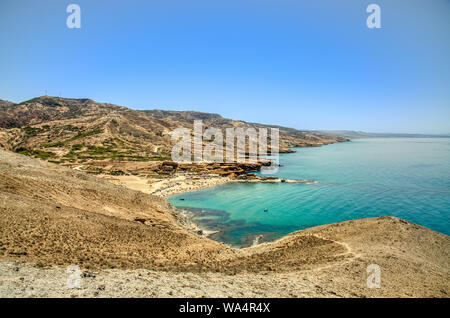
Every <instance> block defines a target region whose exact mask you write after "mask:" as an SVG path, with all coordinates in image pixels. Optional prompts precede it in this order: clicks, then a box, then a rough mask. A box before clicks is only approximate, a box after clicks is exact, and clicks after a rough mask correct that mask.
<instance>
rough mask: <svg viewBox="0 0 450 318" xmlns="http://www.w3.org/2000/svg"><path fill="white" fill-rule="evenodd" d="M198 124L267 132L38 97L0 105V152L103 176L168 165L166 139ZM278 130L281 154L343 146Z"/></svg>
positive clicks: (206, 117) (211, 118)
mask: <svg viewBox="0 0 450 318" xmlns="http://www.w3.org/2000/svg"><path fill="white" fill-rule="evenodd" d="M196 119H201V120H203V122H204V126H205V127H217V128H220V129H225V128H229V127H243V128H248V127H254V128H258V127H267V126H265V125H260V124H251V123H246V122H242V121H235V120H230V119H226V118H222V117H221V116H219V115H216V114H207V113H198V112H175V111H159V110H153V111H136V110H132V109H129V108H126V107H122V106H117V105H112V104H105V103H97V102H94V101H92V100H90V99H70V98H58V97H49V96H42V97H38V98H34V99H31V100H29V101H25V102H22V103H20V104H14V103H10V102H6V101H0V146H1V147H3V148H5V149H8V150H12V151H15V152H18V153H21V154H25V155H29V156H32V157H35V158H40V159H44V160H47V161H50V162H53V163H58V164H62V165H68V166H78V167H80V168H82V169H83V170H96V171H99V172H103V170H105V166H107V164H106V163H124V165H126V163H139V162H141V163H148V164H150V165H151V162H161V161H164V160H169V159H170V153H171V149H172V146H173V145H174V143H175V141H173V140H171V138H170V137H171V135H170V133H171V132H172V131H173V130H174V129H175V128H181V127H185V128H189V129H192V128H193V122H194V120H196ZM278 128H279V129H280V152H289V151H290V150H289V147H294V146H295V147H306V146H320V145H325V144H329V143H334V142H339V141H346V140H347V139H345V138H340V137H332V136H323V135H320V134H317V133H310V132H305V131H298V130H295V129H290V128H285V127H278ZM128 166H129V167H130V164H128ZM131 166H132V165H131ZM106 171H108V169H107V168H106ZM113 172H116V173H120V172H119V171H113Z"/></svg>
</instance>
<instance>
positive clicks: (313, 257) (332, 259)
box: [0, 150, 450, 297]
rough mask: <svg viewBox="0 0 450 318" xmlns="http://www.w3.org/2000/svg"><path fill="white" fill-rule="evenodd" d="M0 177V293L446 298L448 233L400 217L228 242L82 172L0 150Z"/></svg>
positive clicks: (157, 200) (159, 201)
mask: <svg viewBox="0 0 450 318" xmlns="http://www.w3.org/2000/svg"><path fill="white" fill-rule="evenodd" d="M0 173H1V174H2V175H3V176H4V178H2V182H1V183H0V185H1V187H0V200H3V202H5V205H4V206H3V205H2V206H1V207H0V216H1V218H0V220H1V222H0V223H1V226H0V228H1V229H2V235H1V236H0V243H1V245H2V246H3V247H4V249H2V250H1V251H0V268H1V271H0V272H2V274H1V277H0V281H1V282H2V283H0V295H1V296H5V297H26V296H34V297H46V296H47V297H48V296H52V295H61V296H63V297H120V296H125V297H127V296H138V295H148V296H151V297H189V296H190V297H197V296H198V297H202V296H212V295H216V296H224V297H229V296H235V297H236V296H237V297H241V296H242V297H245V296H246V297H258V296H263V297H311V296H319V297H336V296H337V297H411V296H422V297H431V296H434V297H448V295H449V294H450V290H449V288H448V284H447V282H448V278H449V268H448V260H449V259H450V255H449V251H450V249H449V244H450V238H449V237H448V236H447V235H445V234H441V233H438V232H435V231H432V230H430V229H428V228H425V227H423V226H419V225H416V224H413V223H411V222H408V221H405V220H402V219H399V218H395V217H377V218H367V219H358V220H350V221H345V222H339V223H334V224H327V225H322V226H316V227H313V228H308V229H305V230H301V231H297V232H293V233H291V234H288V235H286V236H283V237H282V238H280V239H278V240H276V241H273V242H269V243H263V244H259V245H256V246H253V247H249V248H244V249H235V248H230V247H229V246H227V245H225V244H221V243H218V242H216V241H213V240H211V239H207V238H204V237H202V236H200V235H196V234H194V233H193V231H190V230H188V229H187V227H186V226H182V221H183V218H182V217H181V215H180V213H179V211H178V210H176V209H175V208H174V207H173V206H172V205H170V204H168V202H167V201H166V200H165V199H163V198H161V197H157V196H152V195H148V194H144V193H142V192H139V191H132V190H130V189H128V188H126V187H124V186H117V185H114V184H112V183H111V182H108V181H107V180H104V179H100V178H97V177H96V176H92V175H88V174H86V173H84V172H80V171H76V170H73V169H69V168H65V167H60V166H57V165H54V164H49V163H46V162H44V161H41V160H36V159H31V158H28V157H26V156H23V155H19V154H14V153H12V152H7V151H3V150H0ZM131 181H132V179H131ZM393 260H395V261H393ZM70 264H77V265H78V266H79V267H80V269H81V270H82V271H83V276H82V287H81V289H78V290H71V289H68V288H67V287H66V285H65V282H66V279H67V273H66V266H68V265H70ZM369 264H378V265H379V266H380V268H382V270H383V274H382V275H383V276H382V277H383V280H382V288H380V289H369V288H367V286H366V279H367V274H366V268H367V266H368V265H369ZM336 273H340V275H336ZM173 277H176V279H173ZM411 277H414V280H411ZM127 279H129V280H128V281H127ZM149 286H153V287H155V286H157V288H156V289H155V288H149ZM130 290H132V291H134V292H133V293H128V292H129V291H130Z"/></svg>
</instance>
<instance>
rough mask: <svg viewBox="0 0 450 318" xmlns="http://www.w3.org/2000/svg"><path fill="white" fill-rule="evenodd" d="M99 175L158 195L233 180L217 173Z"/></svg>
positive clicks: (167, 194) (188, 190) (181, 191)
mask: <svg viewBox="0 0 450 318" xmlns="http://www.w3.org/2000/svg"><path fill="white" fill-rule="evenodd" d="M99 177H101V178H104V179H107V180H109V181H111V182H113V183H115V184H119V185H123V186H125V187H127V188H129V189H132V190H137V191H141V192H144V193H147V194H153V195H156V196H159V197H168V196H171V195H174V194H177V193H183V192H190V191H197V190H201V189H206V188H209V187H214V186H217V185H220V184H224V183H227V182H232V181H233V180H232V179H230V178H228V177H220V176H217V175H204V176H197V175H192V174H179V175H175V176H172V177H167V178H164V179H155V178H145V177H143V176H110V175H100V176H99Z"/></svg>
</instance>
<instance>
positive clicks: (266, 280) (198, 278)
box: [0, 261, 338, 297]
mask: <svg viewBox="0 0 450 318" xmlns="http://www.w3.org/2000/svg"><path fill="white" fill-rule="evenodd" d="M0 272H1V274H0V296H1V297H273V296H274V295H276V296H277V297H314V296H322V297H323V296H327V297H337V296H338V295H337V294H336V293H335V292H333V291H332V290H329V291H327V290H324V289H323V288H322V287H320V286H319V285H317V284H319V280H318V278H317V277H316V275H314V273H313V272H310V273H305V272H301V273H300V272H298V273H295V272H293V273H282V274H278V273H277V274H266V275H261V274H238V275H234V276H230V275H225V274H220V273H200V274H198V273H171V272H160V271H151V270H145V269H137V270H117V269H116V270H103V271H99V272H88V273H89V274H82V276H83V275H84V276H88V277H82V278H81V283H80V287H81V288H80V289H76V288H69V287H68V285H67V280H68V279H69V280H70V274H69V273H66V270H65V268H62V267H52V268H44V269H41V268H38V267H36V266H33V265H31V264H27V263H17V262H11V261H6V262H5V261H4V262H0ZM85 273H87V272H85ZM314 282H315V283H314Z"/></svg>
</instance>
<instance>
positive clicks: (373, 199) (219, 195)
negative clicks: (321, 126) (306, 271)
mask: <svg viewBox="0 0 450 318" xmlns="http://www.w3.org/2000/svg"><path fill="white" fill-rule="evenodd" d="M294 150H296V151H297V152H296V153H294V154H281V155H280V163H281V165H282V167H280V168H279V171H278V172H277V173H276V174H275V175H277V176H279V177H282V178H288V179H313V180H317V181H318V182H319V183H318V184H286V183H281V184H267V183H230V184H225V185H221V186H217V187H214V188H209V189H205V190H201V191H196V192H191V193H183V194H178V195H175V196H172V197H170V198H169V201H170V202H171V203H172V204H173V205H175V206H177V207H179V208H184V209H185V211H187V212H189V213H191V214H192V215H193V219H194V221H196V222H198V223H199V224H200V225H202V226H205V227H207V228H211V229H219V230H220V231H221V232H220V233H218V234H216V235H213V236H212V238H214V239H217V240H219V241H223V242H225V243H229V244H233V245H241V246H242V245H249V244H251V242H252V241H253V239H254V238H255V236H256V235H260V234H263V238H262V240H270V239H275V238H278V237H280V236H282V235H284V234H287V233H289V232H292V231H295V230H298V229H304V228H307V227H311V226H316V225H321V224H328V223H334V222H339V221H344V220H349V219H358V218H366V217H375V216H383V215H392V216H397V217H400V218H403V219H406V220H408V221H411V222H414V223H417V224H420V225H423V226H426V227H428V228H431V229H433V230H435V231H438V232H442V233H445V234H447V235H449V234H450V139H449V138H417V139H416V138H395V139H394V138H386V139H357V140H353V141H351V142H348V143H337V144H333V145H327V146H323V147H314V148H294ZM180 198H184V200H183V201H181V200H180ZM186 208H189V209H188V210H186ZM265 208H267V209H268V211H267V212H265V211H264V209H265Z"/></svg>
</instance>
